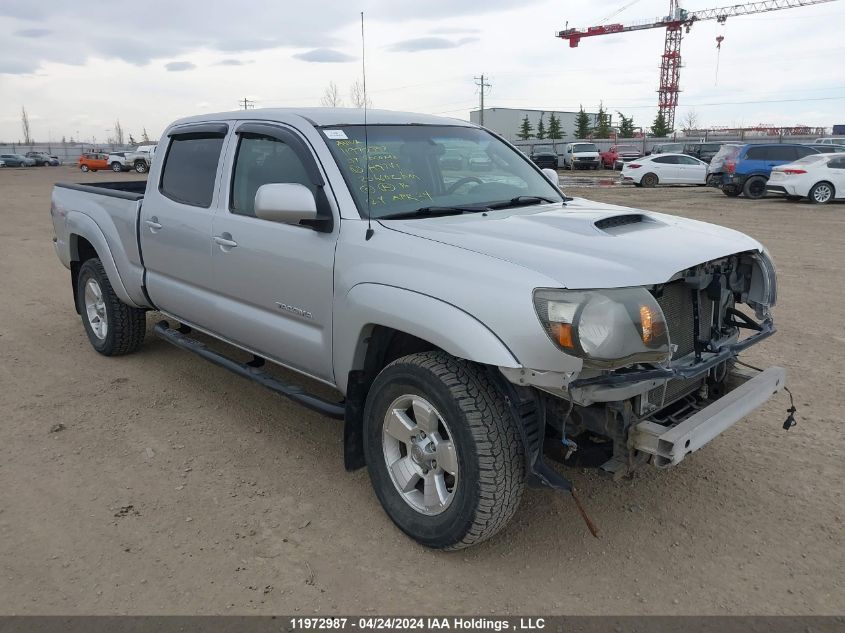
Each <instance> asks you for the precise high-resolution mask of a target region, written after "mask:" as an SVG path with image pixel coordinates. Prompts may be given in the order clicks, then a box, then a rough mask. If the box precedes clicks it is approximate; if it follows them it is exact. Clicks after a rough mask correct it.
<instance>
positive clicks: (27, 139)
mask: <svg viewBox="0 0 845 633" xmlns="http://www.w3.org/2000/svg"><path fill="white" fill-rule="evenodd" d="M21 128H22V129H23V142H24V143H25V144H26V145H32V130H31V129H30V127H29V115H28V114H27V113H26V106H21Z"/></svg>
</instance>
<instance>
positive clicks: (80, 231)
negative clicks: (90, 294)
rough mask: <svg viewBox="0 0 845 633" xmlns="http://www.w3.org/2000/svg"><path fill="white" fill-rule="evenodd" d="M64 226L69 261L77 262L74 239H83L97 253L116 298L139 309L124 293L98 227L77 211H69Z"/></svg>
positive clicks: (77, 255) (109, 252)
mask: <svg viewBox="0 0 845 633" xmlns="http://www.w3.org/2000/svg"><path fill="white" fill-rule="evenodd" d="M66 226H67V232H68V236H69V240H68V241H69V246H70V259H71V261H72V262H73V261H76V262H78V261H79V250H78V247H77V240H76V238H77V237H82V238H85V239H86V240H88V242H90V243H91V246H93V247H94V250H95V251H97V257H99V258H100V261H101V262H102V263H103V268H105V270H106V276H107V277H108V278H109V283H111V286H112V288H113V289H114V292H115V294H116V295H117V296H118V298H119V299H120V300H121V301H122V302H123V303H125V304H126V305H128V306H131V307H133V308H141V307H142V306H139V305H138V304H136V303H135V302H134V301H133V300H132V298H131V297H130V296H129V293H128V292H127V291H126V286H124V284H123V280H122V279H121V278H120V273H119V272H118V270H117V265H116V264H115V262H114V257H113V256H112V252H111V248H110V247H109V243H108V240H106V236H105V235H104V234H103V231H102V230H101V229H100V227H99V226H97V223H96V222H94V220H92V219H91V218H90V217H89V216H87V215H85V214H84V213H80V212H79V211H69V212H68V214H67V219H66Z"/></svg>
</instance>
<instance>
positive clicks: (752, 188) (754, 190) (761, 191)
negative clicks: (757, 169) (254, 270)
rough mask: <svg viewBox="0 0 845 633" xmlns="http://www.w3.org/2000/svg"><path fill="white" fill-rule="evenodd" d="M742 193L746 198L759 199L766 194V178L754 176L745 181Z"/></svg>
mask: <svg viewBox="0 0 845 633" xmlns="http://www.w3.org/2000/svg"><path fill="white" fill-rule="evenodd" d="M742 193H743V195H744V196H745V197H746V198H750V199H751V200H759V199H760V198H762V197H763V196H765V195H766V179H765V178H763V177H762V176H752V177H751V178H749V179H748V180H746V181H745V184H744V185H743V187H742Z"/></svg>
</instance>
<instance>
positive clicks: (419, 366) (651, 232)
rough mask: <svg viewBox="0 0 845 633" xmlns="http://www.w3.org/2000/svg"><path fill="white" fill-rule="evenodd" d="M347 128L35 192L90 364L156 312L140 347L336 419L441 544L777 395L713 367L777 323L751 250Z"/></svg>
mask: <svg viewBox="0 0 845 633" xmlns="http://www.w3.org/2000/svg"><path fill="white" fill-rule="evenodd" d="M366 116H367V117H368V118H367V119H365V118H364V117H365V115H364V113H363V112H362V111H359V110H351V109H296V110H275V109H274V110H270V109H268V110H250V111H239V112H231V113H222V114H215V115H208V116H203V117H194V118H188V119H182V120H179V121H176V122H175V123H173V124H172V125H171V126H170V127H169V128H168V129H167V130H166V131H165V133H164V135H163V137H162V139H161V141H160V144H159V146H158V147H159V148H160V150H159V151H160V153H161V156H160V157H159V159H158V160H156V161H154V162H153V165H152V169H151V171H150V173H149V178H148V180H147V181H146V182H143V181H137V182H126V181H125V182H121V183H103V184H98V185H79V184H58V185H56V187H55V189H54V191H53V198H52V206H51V215H52V220H53V225H54V227H55V240H54V241H55V247H56V253H57V254H58V257H59V259H60V260H61V262H62V263H63V264H64V265H65V266H66V267H67V268H69V269H70V273H71V275H70V280H71V288H72V290H73V298H74V305H75V306H76V310H77V312H78V313H79V314H80V315H81V317H82V323H83V326H84V328H85V331H86V333H87V335H88V338H89V339H90V341H91V344H92V345H93V347H94V349H95V350H97V351H98V352H100V353H101V354H103V355H105V356H114V355H119V354H128V353H130V352H134V351H135V350H137V349H138V348H139V346H140V345H141V344H142V341H143V339H144V336H145V333H146V331H147V324H146V315H147V312H149V311H156V312H158V313H160V314H161V315H163V320H161V321H160V322H158V323H157V324H156V325H155V326H154V327H153V331H154V333H155V334H156V335H157V336H160V337H162V338H164V339H165V340H167V341H169V342H171V343H173V344H175V345H177V346H179V347H181V348H183V349H185V350H188V351H191V352H194V353H196V354H198V355H200V356H202V357H204V358H205V359H207V360H209V361H211V362H214V363H216V364H218V365H220V366H223V367H225V368H227V369H229V370H231V371H233V372H235V373H236V374H238V375H240V376H242V377H244V378H247V379H251V380H254V381H257V382H259V383H261V384H263V385H265V386H266V387H268V388H270V389H273V390H275V391H276V392H278V393H280V394H282V395H284V396H286V397H288V398H291V399H293V400H295V401H296V402H299V403H301V404H302V405H304V406H307V407H310V408H312V409H315V410H317V411H320V412H322V413H323V414H325V415H327V416H331V417H336V418H338V419H343V420H344V448H345V465H346V467H347V468H348V469H350V470H352V469H356V468H360V467H364V466H366V467H367V468H368V470H369V474H370V477H371V480H372V484H373V488H374V489H375V493H376V495H377V496H378V499H379V501H380V502H381V504H382V505H383V507H384V509H385V511H386V512H387V514H388V515H389V516H390V518H391V519H392V520H393V521H394V522H395V523H396V525H397V526H398V527H399V528H400V529H401V530H403V531H404V532H405V533H406V534H408V535H409V536H411V537H412V538H414V539H416V540H417V541H419V542H420V543H423V544H424V545H427V546H430V547H435V548H442V549H456V548H461V547H465V546H468V545H472V544H474V543H478V542H480V541H483V540H484V539H487V538H489V537H490V536H491V535H493V534H495V533H496V532H497V531H498V530H500V529H501V528H502V527H503V526H504V525H505V524H506V523H507V522H508V520H509V519H510V518H511V517H512V515H513V514H514V512H515V511H516V509H517V506H518V504H519V501H520V497H521V495H522V491H523V488H524V487H525V486H526V485H529V486H548V487H552V488H556V489H559V490H563V491H571V490H572V484H571V483H570V482H569V480H567V479H566V478H565V477H564V476H563V474H561V472H565V470H564V471H561V470H560V469H555V468H552V467H551V466H550V465H549V462H548V461H547V459H546V458H547V457H549V458H556V459H558V460H560V461H564V463H565V464H570V465H579V466H595V467H598V468H601V469H603V470H604V471H606V472H609V473H612V474H614V475H616V476H621V475H624V474H627V473H630V472H632V471H633V470H634V469H635V468H637V467H639V466H641V465H643V464H646V463H651V464H653V465H654V466H656V467H658V468H665V467H669V466H672V465H674V464H677V463H679V462H680V461H681V460H683V459H685V458H686V456H687V455H689V454H690V453H691V452H693V451H695V450H697V449H698V448H700V447H701V446H703V445H704V444H705V443H707V442H708V441H709V440H711V439H712V438H714V437H715V436H716V435H718V434H719V433H721V432H723V431H725V430H726V429H728V428H729V427H730V426H731V425H733V424H735V423H736V422H738V421H739V420H740V419H741V418H742V417H744V416H745V415H747V414H748V413H750V412H751V411H752V410H754V409H755V408H757V407H758V406H760V405H761V404H762V403H763V402H764V401H766V400H767V399H768V398H770V397H771V396H772V394H774V393H776V392H777V391H779V390H780V389H781V388H782V387H783V386H784V384H785V372H784V370H783V369H781V368H779V367H771V368H768V369H766V370H764V371H762V372H761V373H758V374H757V375H755V376H753V377H750V376H749V375H748V374H745V375H743V374H741V373H740V372H739V371H737V369H738V368H737V367H736V362H737V356H738V355H739V353H740V352H741V351H742V350H744V349H746V348H748V347H749V346H751V345H754V344H756V343H758V342H760V341H762V340H763V339H765V338H767V337H768V336H770V335H771V334H772V333H774V331H775V329H774V325H773V321H772V316H771V313H770V309H771V307H772V306H773V305H774V304H775V300H776V294H777V282H776V276H775V269H774V267H773V265H772V262H771V260H770V258H769V256H768V254H767V252H766V250H765V249H764V248H763V247H762V246H761V245H760V244H759V243H758V242H756V241H755V240H753V239H751V238H750V237H747V236H745V235H743V234H741V233H738V232H736V231H733V230H730V229H726V228H723V227H719V226H714V225H711V224H706V223H703V222H697V221H694V220H688V219H682V218H678V217H673V216H670V215H664V214H659V213H649V212H645V211H638V210H632V209H627V208H623V207H616V206H611V205H605V204H597V203H593V202H589V201H587V200H583V199H573V198H570V197H567V196H566V195H565V194H564V193H563V192H562V191H561V190H560V188H559V184H558V181H557V174H556V172H554V171H551V170H546V171H541V170H540V169H538V168H537V167H536V166H535V165H533V164H532V163H531V161H530V160H529V159H528V158H527V157H526V156H525V155H523V154H522V153H521V152H519V151H518V150H516V149H515V148H514V147H513V146H511V145H510V144H508V143H507V142H505V141H504V140H502V139H501V138H499V137H497V136H496V135H494V134H492V133H491V132H489V131H487V130H485V129H483V128H479V127H477V126H474V125H472V124H469V123H466V122H463V121H455V120H451V119H443V118H438V117H431V116H426V115H416V114H404V113H395V112H387V111H372V110H371V111H369V112H368V113H367V115H366ZM365 121H366V124H365ZM455 155H461V156H475V155H483V156H485V157H486V159H487V168H486V169H484V170H482V171H479V170H473V169H470V168H469V167H468V166H467V164H466V162H465V161H455V160H450V159H449V157H450V156H455ZM197 333H201V334H197ZM208 337H213V339H217V340H219V341H222V342H223V343H225V344H227V345H223V346H222V348H223V349H228V350H229V352H227V353H223V352H220V351H219V350H220V349H221V346H220V345H215V346H214V349H212V347H210V346H208V345H207V344H206V343H204V342H203V341H208V340H209V338H208ZM268 364H277V365H282V366H284V367H287V368H290V369H293V370H295V371H296V372H299V373H300V374H302V375H305V376H309V377H311V378H312V379H314V380H317V381H319V382H322V383H325V384H327V385H329V386H331V387H333V388H334V389H335V390H336V391H337V394H338V395H337V398H336V399H333V400H332V399H326V398H324V397H319V396H317V395H315V394H313V393H309V392H308V391H307V390H305V389H304V388H302V387H301V386H298V385H295V384H291V383H289V382H286V381H284V380H281V379H280V378H278V372H276V374H274V373H273V372H272V371H269V370H270V369H271V367H269V366H268ZM576 499H577V498H576Z"/></svg>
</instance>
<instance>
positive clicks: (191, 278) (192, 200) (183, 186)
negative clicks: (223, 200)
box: [139, 123, 229, 329]
mask: <svg viewBox="0 0 845 633" xmlns="http://www.w3.org/2000/svg"><path fill="white" fill-rule="evenodd" d="M228 129H229V128H228V125H227V124H225V123H203V124H189V125H185V126H179V127H177V128H174V130H173V131H171V133H170V136H169V138H168V143H167V147H166V148H165V149H163V150H162V151H163V152H164V160H163V164H162V168H161V170H160V171H159V172H158V173H157V174H156V175H157V176H158V179H157V180H158V182H156V183H155V186H151V185H152V184H153V183H152V181H151V182H150V185H148V187H147V194H146V196H145V197H144V202H143V204H142V205H141V222H140V227H139V228H140V233H141V252H142V254H143V257H144V266H145V268H146V275H147V277H146V284H147V292H148V293H149V295H150V298H151V299H152V300H153V302H154V303H155V304H156V306H158V307H159V308H160V309H162V310H163V311H165V312H168V313H170V314H172V315H173V316H175V317H177V318H179V319H182V320H184V321H187V322H188V323H190V324H192V325H197V326H199V327H202V328H206V329H212V324H213V321H214V319H213V318H212V313H213V307H214V297H213V295H214V290H213V288H214V287H215V283H214V281H213V275H212V274H211V248H212V241H211V220H212V215H213V213H212V208H213V206H214V204H215V202H216V200H217V196H218V191H217V189H218V187H217V183H218V178H219V172H220V169H221V160H220V158H221V155H222V152H223V148H224V143H225V141H226V137H227V132H228Z"/></svg>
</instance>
